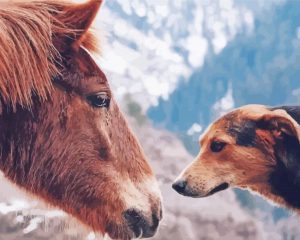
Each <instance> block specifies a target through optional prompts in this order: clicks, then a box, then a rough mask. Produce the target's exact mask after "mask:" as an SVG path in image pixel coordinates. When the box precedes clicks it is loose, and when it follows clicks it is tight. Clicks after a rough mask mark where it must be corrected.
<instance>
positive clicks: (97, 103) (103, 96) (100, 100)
mask: <svg viewBox="0 0 300 240" xmlns="http://www.w3.org/2000/svg"><path fill="white" fill-rule="evenodd" d="M87 100H88V102H89V103H90V104H91V105H92V106H93V107H96V108H103V107H105V108H109V104H110V98H109V96H108V95H107V93H106V92H100V93H96V94H93V95H90V96H87Z"/></svg>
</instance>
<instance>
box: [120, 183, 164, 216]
mask: <svg viewBox="0 0 300 240" xmlns="http://www.w3.org/2000/svg"><path fill="white" fill-rule="evenodd" d="M121 186H122V187H121V196H122V200H123V201H124V203H125V206H126V208H127V209H131V208H134V209H136V210H140V211H142V212H144V213H149V212H151V211H152V207H154V206H152V204H153V203H157V206H155V207H160V201H161V193H160V190H159V187H158V183H157V181H156V180H155V179H154V178H148V179H147V180H145V181H143V182H136V183H133V182H132V181H131V180H130V179H127V180H124V181H122V184H121Z"/></svg>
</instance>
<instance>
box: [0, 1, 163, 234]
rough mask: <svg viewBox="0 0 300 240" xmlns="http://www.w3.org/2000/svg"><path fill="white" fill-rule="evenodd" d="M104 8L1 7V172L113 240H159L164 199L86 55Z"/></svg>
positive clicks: (6, 4)
mask: <svg viewBox="0 0 300 240" xmlns="http://www.w3.org/2000/svg"><path fill="white" fill-rule="evenodd" d="M101 2H102V1H101V0H90V1H88V2H87V3H84V4H74V3H73V4H72V3H68V2H62V1H60V0H57V1H43V0H40V1H23V2H15V1H13V2H11V1H3V0H0V59H1V61H0V169H1V170H2V171H3V173H4V174H5V176H6V177H7V178H8V179H10V180H11V181H12V182H14V183H16V184H17V185H18V186H20V187H21V188H23V189H25V190H26V191H28V192H29V193H32V194H34V195H36V196H38V197H40V198H41V199H43V200H44V201H46V202H48V203H50V204H51V205H53V206H56V207H59V208H61V209H63V210H64V211H66V212H67V213H69V214H71V215H73V216H75V217H76V218H77V219H79V220H80V221H81V222H82V223H84V224H85V225H87V226H89V227H91V228H92V229H93V230H94V231H97V232H101V233H108V234H109V235H110V237H111V238H114V239H131V238H134V237H150V236H153V235H154V234H155V232H156V230H157V227H158V225H159V221H160V220H161V217H162V212H161V200H160V193H159V190H158V187H157V182H156V180H155V178H154V176H153V173H152V170H151V168H150V166H149V164H148V163H147V161H146V159H145V156H144V154H143V151H142V149H141V147H140V145H139V143H138V142H137V140H136V138H135V136H134V135H133V134H132V132H131V131H130V129H129V128H128V125H127V123H126V121H125V120H124V118H123V116H122V114H121V112H120V110H119V108H118V106H117V104H116V102H115V101H114V99H113V97H112V93H111V91H110V88H109V85H108V82H107V79H106V77H105V75H104V73H103V72H102V71H101V70H100V69H99V67H98V66H97V65H96V63H95V62H94V61H93V59H92V57H91V55H90V52H92V51H94V50H95V49H96V46H95V44H94V43H95V41H94V39H95V38H94V37H93V35H92V34H91V31H90V25H91V23H92V22H93V20H94V18H95V15H96V13H97V12H98V10H99V8H100V5H101Z"/></svg>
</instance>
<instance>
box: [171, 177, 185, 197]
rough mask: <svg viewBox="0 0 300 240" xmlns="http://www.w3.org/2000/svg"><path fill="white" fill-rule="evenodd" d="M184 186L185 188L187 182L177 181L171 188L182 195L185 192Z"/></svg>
mask: <svg viewBox="0 0 300 240" xmlns="http://www.w3.org/2000/svg"><path fill="white" fill-rule="evenodd" d="M186 186H187V181H183V180H179V181H177V182H175V183H173V185H172V188H173V189H174V190H175V191H176V192H178V193H180V194H183V193H184V192H185V190H186Z"/></svg>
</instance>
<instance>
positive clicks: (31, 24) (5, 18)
mask: <svg viewBox="0 0 300 240" xmlns="http://www.w3.org/2000/svg"><path fill="white" fill-rule="evenodd" d="M71 4H74V3H71V2H67V1H58V0H57V1H44V0H40V1H22V2H20V1H13V2H12V1H9V0H6V1H3V0H0V59H1V61H0V99H1V101H2V103H4V104H5V105H10V106H12V107H13V108H14V107H15V106H16V105H17V104H20V105H22V106H23V107H28V108H30V107H31V106H32V95H37V96H39V97H40V99H41V100H45V99H47V98H48V97H49V96H50V92H51V90H52V88H53V85H52V81H51V78H52V77H53V76H57V75H60V72H59V61H60V59H61V57H63V56H61V53H60V51H59V50H58V48H57V47H59V46H56V45H55V38H57V36H72V35H73V34H76V32H77V31H79V30H74V29H71V28H70V27H68V26H66V25H64V23H63V22H61V21H60V20H59V19H57V18H56V16H57V15H58V14H59V13H60V14H61V15H63V14H64V12H63V9H64V8H65V7H66V6H69V5H71ZM96 42H97V41H95V37H94V35H93V34H92V32H91V31H88V32H87V33H86V34H85V36H84V40H83V42H82V43H81V44H82V46H84V47H85V48H86V49H87V50H90V51H96V50H97V46H96ZM0 109H1V107H0ZM0 114H1V112H0Z"/></svg>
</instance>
